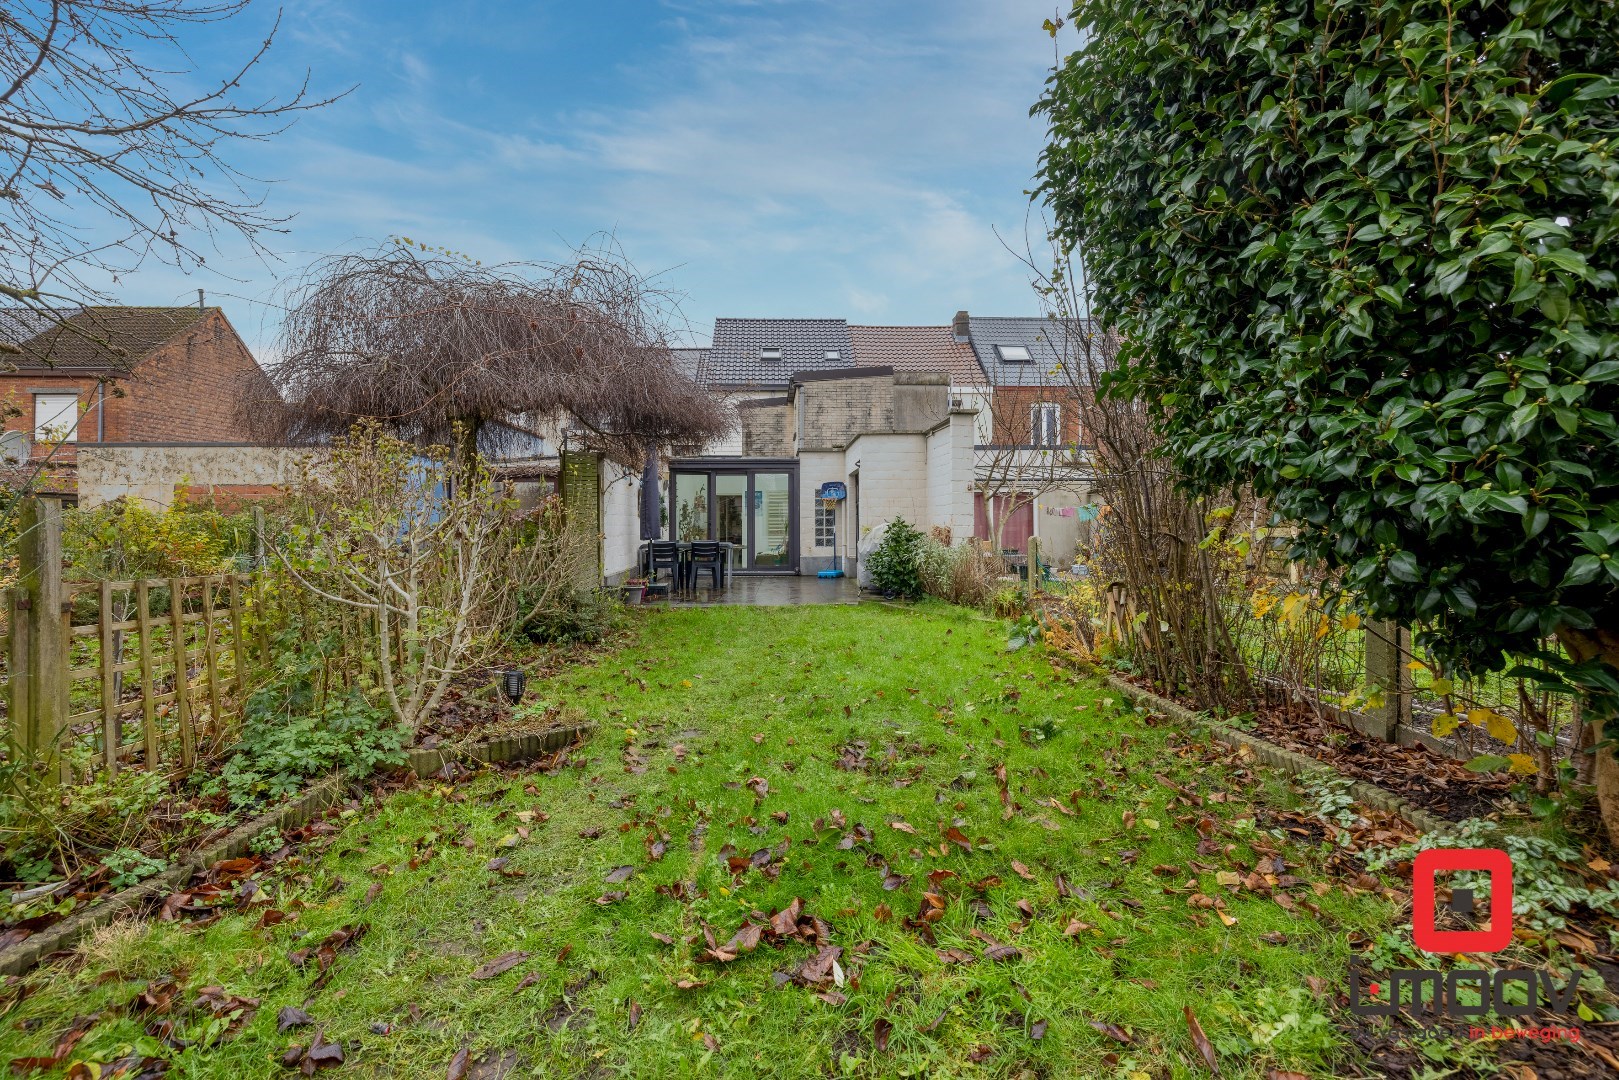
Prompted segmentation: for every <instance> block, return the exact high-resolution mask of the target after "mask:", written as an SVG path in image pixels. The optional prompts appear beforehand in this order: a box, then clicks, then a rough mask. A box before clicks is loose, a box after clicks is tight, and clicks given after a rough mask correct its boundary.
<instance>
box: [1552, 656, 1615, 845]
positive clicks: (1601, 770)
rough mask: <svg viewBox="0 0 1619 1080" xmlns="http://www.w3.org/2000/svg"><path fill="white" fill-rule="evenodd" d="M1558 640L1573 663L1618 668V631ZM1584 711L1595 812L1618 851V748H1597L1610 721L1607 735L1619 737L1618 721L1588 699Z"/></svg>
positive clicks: (1610, 746) (1609, 745) (1609, 746)
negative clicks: (1593, 662) (1594, 662)
mask: <svg viewBox="0 0 1619 1080" xmlns="http://www.w3.org/2000/svg"><path fill="white" fill-rule="evenodd" d="M1557 639H1558V640H1559V641H1561V642H1562V643H1563V647H1564V648H1565V649H1567V650H1568V654H1569V655H1570V656H1571V657H1573V658H1574V660H1575V662H1576V663H1583V662H1584V661H1586V660H1590V659H1592V658H1596V659H1600V660H1601V661H1602V662H1603V663H1604V664H1607V665H1608V666H1609V667H1611V668H1615V669H1619V631H1614V630H1606V629H1598V630H1570V629H1563V630H1559V631H1558V632H1557ZM1584 711H1585V713H1586V722H1587V723H1588V724H1589V725H1590V727H1591V731H1590V735H1589V738H1588V739H1587V742H1588V743H1590V744H1592V749H1591V757H1592V763H1591V764H1592V770H1591V771H1592V775H1593V779H1594V780H1595V786H1596V792H1597V809H1598V810H1599V811H1600V812H1601V814H1602V827H1603V828H1604V829H1605V830H1607V833H1608V843H1610V844H1612V845H1613V846H1614V847H1616V848H1619V747H1616V746H1614V745H1612V744H1608V745H1600V744H1601V743H1602V741H1603V738H1604V730H1603V725H1604V724H1605V723H1606V722H1608V721H1610V720H1611V721H1613V726H1614V727H1615V730H1613V731H1610V732H1607V734H1608V735H1611V736H1614V737H1619V720H1615V719H1614V718H1613V717H1610V716H1607V715H1603V714H1601V713H1600V712H1599V710H1597V709H1596V708H1594V707H1592V704H1591V702H1590V701H1589V700H1587V701H1586V703H1585V709H1584Z"/></svg>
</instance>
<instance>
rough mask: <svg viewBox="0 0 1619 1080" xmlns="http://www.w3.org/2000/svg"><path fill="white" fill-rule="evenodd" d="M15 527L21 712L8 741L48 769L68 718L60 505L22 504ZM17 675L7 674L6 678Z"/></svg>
mask: <svg viewBox="0 0 1619 1080" xmlns="http://www.w3.org/2000/svg"><path fill="white" fill-rule="evenodd" d="M18 525H19V527H18V537H17V571H18V573H17V577H18V581H19V583H20V584H21V588H22V593H23V595H22V597H20V598H19V602H18V604H17V607H19V608H22V611H21V612H18V614H21V615H22V616H23V619H22V622H24V623H26V624H27V629H26V631H25V632H24V633H25V642H26V649H27V653H26V656H25V657H23V660H24V663H23V674H24V679H25V686H24V688H23V690H22V695H23V697H24V698H25V699H26V702H27V710H26V712H25V713H24V714H23V715H20V716H13V717H12V721H11V723H12V730H13V732H14V735H13V738H14V739H15V740H16V743H17V747H18V749H19V750H20V751H21V752H22V753H23V754H25V755H26V756H28V757H30V758H33V759H35V760H38V761H44V762H46V763H48V764H50V763H52V762H53V759H57V758H58V757H59V749H60V748H59V747H58V746H57V739H58V737H59V736H60V734H61V731H62V725H63V723H64V722H65V720H66V718H67V714H68V703H67V690H68V680H67V645H68V636H67V621H66V620H65V619H64V618H63V608H64V606H65V605H66V604H67V591H66V590H65V589H64V588H63V585H62V500H60V499H45V498H38V497H34V498H28V499H24V500H23V504H22V514H21V517H20V520H19V523H18ZM23 601H25V602H26V607H24V605H23V603H22V602H23ZM12 632H13V633H16V629H15V628H14V629H13V631H12ZM17 674H18V673H17V671H16V670H15V669H13V672H12V677H13V678H16V676H17ZM55 772H56V769H55V768H47V769H46V774H47V775H53V774H54V773H55Z"/></svg>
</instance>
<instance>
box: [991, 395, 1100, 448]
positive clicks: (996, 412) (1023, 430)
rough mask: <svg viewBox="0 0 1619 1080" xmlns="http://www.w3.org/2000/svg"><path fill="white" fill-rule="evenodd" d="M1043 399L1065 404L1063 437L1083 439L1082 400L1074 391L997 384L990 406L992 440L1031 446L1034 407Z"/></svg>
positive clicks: (1075, 440)
mask: <svg viewBox="0 0 1619 1080" xmlns="http://www.w3.org/2000/svg"><path fill="white" fill-rule="evenodd" d="M1042 402H1054V403H1056V404H1058V405H1060V406H1062V440H1063V442H1064V443H1076V442H1079V441H1081V439H1080V423H1079V403H1078V401H1076V400H1075V397H1074V391H1073V390H1071V389H1069V388H1068V387H1064V386H1045V387H1041V386H997V387H996V388H995V399H994V403H993V405H992V407H991V417H992V441H993V442H995V443H997V444H1011V445H1015V446H1027V445H1029V433H1030V420H1031V417H1032V413H1031V409H1032V407H1033V406H1034V405H1036V404H1039V403H1042Z"/></svg>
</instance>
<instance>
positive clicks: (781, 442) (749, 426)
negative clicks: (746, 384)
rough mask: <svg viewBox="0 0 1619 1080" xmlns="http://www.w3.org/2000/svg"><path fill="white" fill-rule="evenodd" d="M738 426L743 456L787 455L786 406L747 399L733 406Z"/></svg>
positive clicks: (790, 448)
mask: <svg viewBox="0 0 1619 1080" xmlns="http://www.w3.org/2000/svg"><path fill="white" fill-rule="evenodd" d="M736 412H737V416H738V418H739V419H740V421H741V426H742V453H743V454H744V455H746V456H747V457H791V456H792V453H793V437H792V432H791V430H790V425H789V420H790V416H789V407H788V406H787V405H785V404H781V405H766V404H753V403H749V404H747V405H744V406H742V407H741V408H739V409H737V411H736Z"/></svg>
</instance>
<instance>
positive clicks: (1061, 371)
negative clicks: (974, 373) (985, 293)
mask: <svg viewBox="0 0 1619 1080" xmlns="http://www.w3.org/2000/svg"><path fill="white" fill-rule="evenodd" d="M951 329H952V333H953V336H954V337H955V338H956V339H957V340H959V341H962V342H964V343H966V344H967V345H969V346H970V347H971V348H972V350H973V354H974V356H975V358H976V359H977V361H978V364H979V366H980V367H981V368H982V369H983V372H984V380H985V383H986V384H987V386H988V388H989V391H988V394H987V396H986V399H985V400H986V404H985V408H984V410H983V411H982V412H981V413H980V417H981V418H983V417H986V416H987V418H988V421H989V422H988V424H987V425H981V428H980V438H979V440H978V443H977V444H976V446H975V447H974V454H975V458H976V465H975V481H976V486H977V489H978V490H977V492H976V493H975V496H974V508H973V516H974V535H975V536H978V537H980V538H985V537H990V536H993V535H995V533H996V531H997V529H998V530H999V533H1000V538H1001V545H1002V546H1003V547H1004V548H1009V549H1018V550H1021V549H1022V548H1023V547H1024V546H1025V545H1026V544H1027V543H1028V540H1029V537H1030V536H1038V537H1040V539H1041V542H1042V544H1043V545H1044V547H1045V549H1046V550H1047V551H1050V552H1052V553H1053V554H1054V555H1056V556H1058V557H1060V558H1063V559H1067V558H1068V557H1070V554H1071V553H1073V552H1074V551H1075V550H1076V549H1077V548H1078V546H1079V545H1080V543H1081V541H1082V539H1083V537H1084V535H1085V530H1084V523H1085V521H1086V520H1088V515H1089V514H1091V513H1094V512H1095V508H1094V507H1092V506H1091V505H1090V504H1091V502H1092V494H1091V486H1090V483H1089V476H1090V468H1089V466H1088V465H1087V460H1088V451H1087V447H1086V436H1085V431H1084V429H1083V424H1082V422H1081V421H1082V418H1081V410H1080V404H1081V401H1080V397H1079V395H1081V394H1083V393H1088V392H1089V391H1088V388H1086V387H1085V386H1084V381H1085V380H1084V379H1082V378H1078V377H1075V368H1074V364H1075V353H1076V352H1077V350H1078V349H1079V348H1080V346H1081V342H1080V341H1079V339H1078V335H1086V334H1090V333H1093V332H1094V327H1093V326H1091V325H1090V324H1089V323H1084V322H1077V321H1075V322H1059V321H1056V320H1053V319H1049V318H1042V317H1035V316H1014V317H989V318H986V317H983V316H976V315H970V314H968V313H967V312H965V311H958V312H956V315H955V318H954V319H953V320H952V321H951ZM1068 335H1076V336H1075V337H1072V338H1070V337H1068ZM985 426H987V428H988V435H987V437H984V434H983V428H984V427H985Z"/></svg>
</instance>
